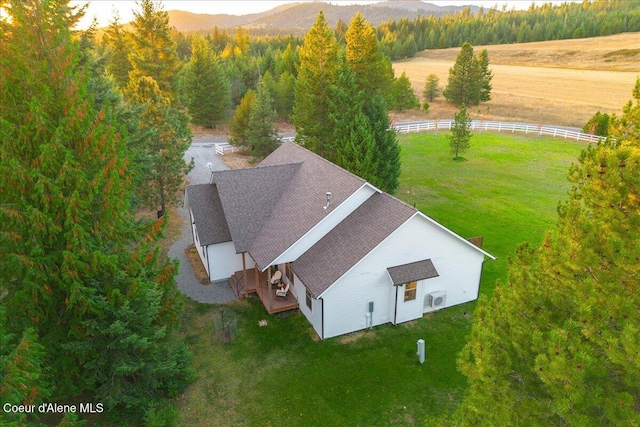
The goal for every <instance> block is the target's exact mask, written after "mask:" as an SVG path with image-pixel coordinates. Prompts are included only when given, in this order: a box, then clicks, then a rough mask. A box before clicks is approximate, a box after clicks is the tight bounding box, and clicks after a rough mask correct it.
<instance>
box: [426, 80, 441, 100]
mask: <svg viewBox="0 0 640 427" xmlns="http://www.w3.org/2000/svg"><path fill="white" fill-rule="evenodd" d="M438 95H440V79H439V78H438V76H436V75H435V74H429V75H428V76H427V82H426V83H425V86H424V91H423V92H422V96H423V97H424V99H426V100H427V101H429V102H433V100H434V99H436V98H437V97H438Z"/></svg>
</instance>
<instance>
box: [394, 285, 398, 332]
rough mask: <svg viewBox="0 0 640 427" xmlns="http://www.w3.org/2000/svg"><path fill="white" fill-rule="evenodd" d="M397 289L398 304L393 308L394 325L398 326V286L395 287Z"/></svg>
mask: <svg viewBox="0 0 640 427" xmlns="http://www.w3.org/2000/svg"><path fill="white" fill-rule="evenodd" d="M394 286H395V288H396V304H395V306H394V307H393V324H394V325H397V324H398V286H397V285H394Z"/></svg>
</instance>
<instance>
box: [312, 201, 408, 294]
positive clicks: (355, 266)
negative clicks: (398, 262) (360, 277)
mask: <svg viewBox="0 0 640 427" xmlns="http://www.w3.org/2000/svg"><path fill="white" fill-rule="evenodd" d="M413 217H415V214H414V215H412V216H411V218H409V219H407V220H406V221H405V222H403V223H402V224H401V225H400V226H399V227H398V228H396V229H395V230H394V231H393V232H392V233H391V234H389V235H388V236H387V237H385V238H384V239H383V240H382V241H381V242H380V243H378V244H377V245H376V246H375V247H374V248H373V249H371V250H370V251H369V252H368V253H367V255H369V254H370V253H372V252H374V251H375V250H376V249H378V248H379V247H380V246H382V245H383V244H384V242H386V241H387V240H389V239H391V238H392V236H393V235H394V234H396V233H397V232H398V230H400V229H401V228H402V227H403V226H404V225H405V224H406V223H408V222H409V221H411V219H412V218H413ZM367 255H365V256H363V257H362V258H360V260H359V261H358V262H356V263H355V264H354V265H353V266H352V267H351V268H349V269H348V270H347V271H345V272H344V274H342V276H340V277H339V278H338V279H337V280H336V281H335V282H333V283H332V284H331V286H329V287H328V288H327V289H325V290H324V291H322V293H321V294H320V295H318V299H319V298H322V296H323V295H324V294H326V293H327V291H329V289H331V288H333V287H334V286H335V284H336V283H338V282H339V281H340V280H342V278H343V277H345V276H346V275H348V274H349V273H350V272H351V271H352V270H353V269H355V268H358V266H359V265H360V264H361V263H362V262H363V260H364V259H365V258H366V257H367ZM389 280H391V278H389Z"/></svg>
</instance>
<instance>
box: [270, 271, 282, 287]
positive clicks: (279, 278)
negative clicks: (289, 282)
mask: <svg viewBox="0 0 640 427" xmlns="http://www.w3.org/2000/svg"><path fill="white" fill-rule="evenodd" d="M281 281H282V273H281V272H280V270H278V271H276V272H275V273H274V274H273V277H271V284H272V285H277V284H278V283H280V282H281Z"/></svg>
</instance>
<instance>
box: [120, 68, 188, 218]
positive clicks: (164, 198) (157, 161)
mask: <svg viewBox="0 0 640 427" xmlns="http://www.w3.org/2000/svg"><path fill="white" fill-rule="evenodd" d="M126 94H127V97H128V99H129V101H131V102H132V103H134V104H137V105H141V106H143V112H142V118H141V119H142V120H141V123H140V128H141V130H142V131H143V132H144V134H145V138H144V149H145V153H146V155H147V157H148V160H149V164H150V168H149V170H148V171H147V172H148V176H147V177H146V179H147V181H146V185H145V188H144V192H143V193H142V197H143V200H144V202H145V204H146V205H147V206H149V207H159V210H158V216H159V217H160V216H162V215H164V214H165V213H166V210H167V207H168V206H170V205H172V204H173V203H175V202H176V200H177V191H178V189H179V188H180V186H181V185H182V183H183V181H184V176H185V175H186V174H187V173H188V172H189V170H190V168H191V167H192V164H186V163H185V162H184V160H183V156H184V152H185V151H186V150H187V148H189V145H190V144H191V132H190V130H189V128H188V126H187V125H188V118H187V116H186V114H184V113H183V112H182V111H180V110H178V109H176V108H175V107H173V106H172V105H171V100H170V98H169V97H167V96H166V95H165V92H163V91H162V90H161V89H160V87H159V86H158V84H157V83H156V81H155V80H154V79H153V78H151V77H147V76H143V77H135V75H133V78H132V79H131V80H130V81H129V85H128V86H127V91H126Z"/></svg>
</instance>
